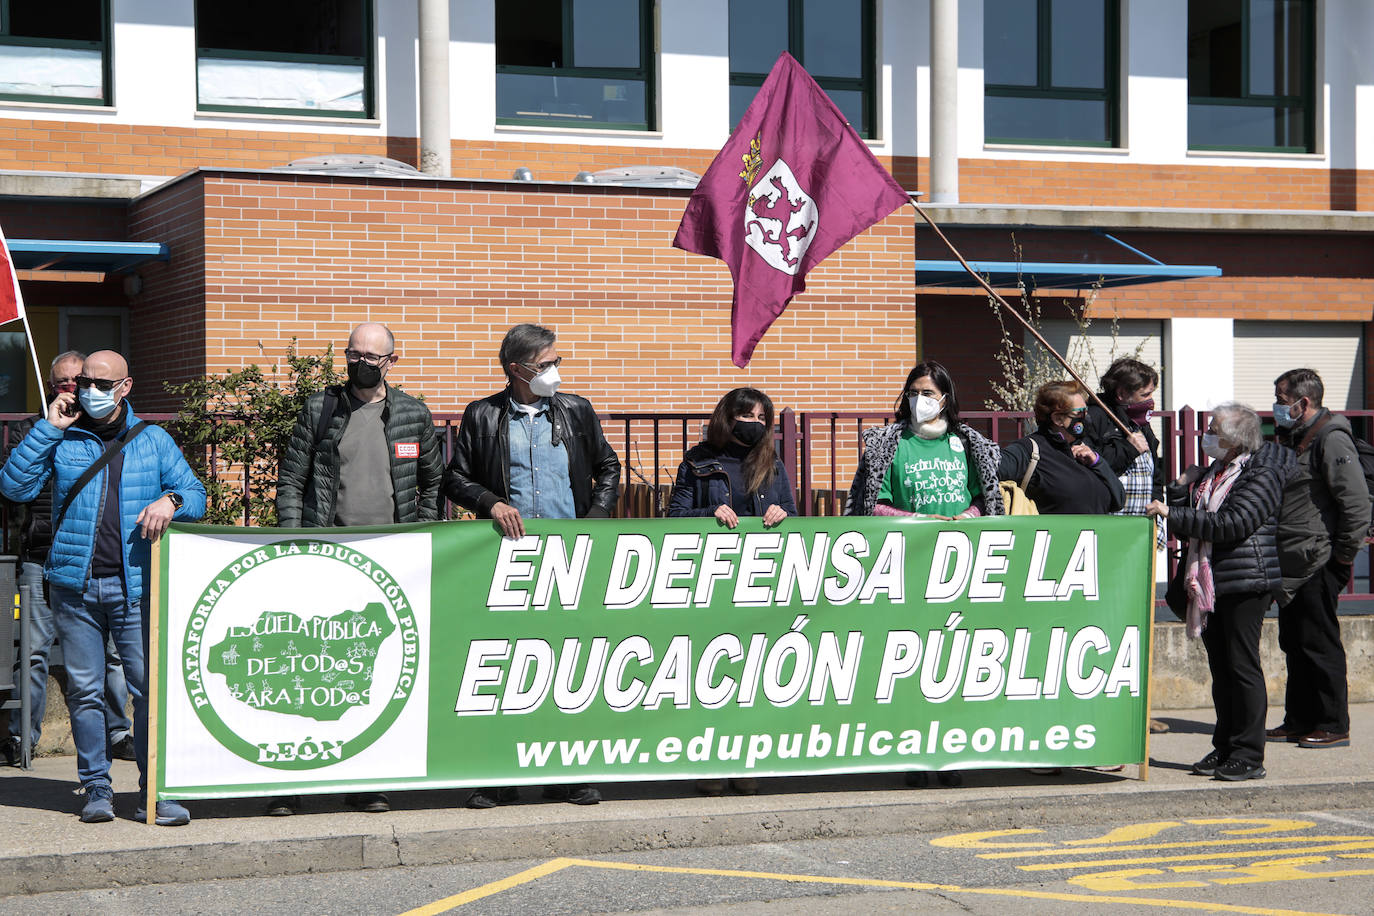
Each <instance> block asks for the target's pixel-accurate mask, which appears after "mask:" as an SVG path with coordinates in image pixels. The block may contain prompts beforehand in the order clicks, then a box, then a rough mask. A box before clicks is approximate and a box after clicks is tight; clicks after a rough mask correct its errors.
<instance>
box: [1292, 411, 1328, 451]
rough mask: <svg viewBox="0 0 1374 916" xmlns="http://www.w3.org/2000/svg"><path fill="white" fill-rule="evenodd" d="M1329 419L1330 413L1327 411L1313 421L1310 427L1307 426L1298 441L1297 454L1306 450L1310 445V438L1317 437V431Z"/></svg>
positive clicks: (1319, 430)
mask: <svg viewBox="0 0 1374 916" xmlns="http://www.w3.org/2000/svg"><path fill="white" fill-rule="evenodd" d="M1330 421H1331V414H1329V413H1328V414H1327V415H1326V416H1324V417H1322V418H1321V419H1320V420H1318V421H1317V422H1316V423H1313V424H1312V425H1311V426H1310V427H1308V430H1307V432H1306V433H1304V434H1303V437H1302V441H1301V442H1299V443H1298V447H1297V449H1296V451H1297V453H1298V454H1299V455H1301V454H1302V453H1303V452H1305V451H1307V450H1308V449H1309V448H1311V447H1312V440H1313V439H1315V438H1317V433H1319V432H1321V430H1322V427H1323V426H1325V425H1326V424H1327V423H1329V422H1330Z"/></svg>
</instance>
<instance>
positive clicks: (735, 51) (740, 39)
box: [730, 0, 787, 118]
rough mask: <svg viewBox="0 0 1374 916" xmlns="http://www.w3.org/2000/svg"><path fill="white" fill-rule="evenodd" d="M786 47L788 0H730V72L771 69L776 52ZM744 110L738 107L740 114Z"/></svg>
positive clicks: (776, 57) (732, 115)
mask: <svg viewBox="0 0 1374 916" xmlns="http://www.w3.org/2000/svg"><path fill="white" fill-rule="evenodd" d="M786 50H787V0H730V69H731V70H732V71H733V72H735V73H767V72H768V71H769V70H772V69H773V64H774V63H775V62H776V61H777V59H778V55H779V54H781V53H782V52H783V51H786ZM750 97H751V98H752V96H750ZM746 104H747V103H746ZM731 111H732V114H731V118H734V114H733V111H734V109H733V108H732V109H731ZM743 113H744V109H743V108H741V109H740V114H743Z"/></svg>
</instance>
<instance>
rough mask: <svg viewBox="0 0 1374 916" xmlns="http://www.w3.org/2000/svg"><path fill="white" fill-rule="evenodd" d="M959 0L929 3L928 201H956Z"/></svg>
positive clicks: (939, 0)
mask: <svg viewBox="0 0 1374 916" xmlns="http://www.w3.org/2000/svg"><path fill="white" fill-rule="evenodd" d="M958 126H959V0H930V202H931V203H934V204H957V203H958V202H959V136H958Z"/></svg>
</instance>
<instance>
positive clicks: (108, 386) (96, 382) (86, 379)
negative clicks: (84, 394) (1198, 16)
mask: <svg viewBox="0 0 1374 916" xmlns="http://www.w3.org/2000/svg"><path fill="white" fill-rule="evenodd" d="M126 379H128V376H127V375H126V376H124V378H117V379H108V378H91V377H90V376H87V375H78V376H77V377H76V387H78V388H81V389H83V390H84V389H86V388H96V389H98V390H100V391H112V390H113V389H114V388H115V387H116V386H118V385H122V384H124V382H125V380H126Z"/></svg>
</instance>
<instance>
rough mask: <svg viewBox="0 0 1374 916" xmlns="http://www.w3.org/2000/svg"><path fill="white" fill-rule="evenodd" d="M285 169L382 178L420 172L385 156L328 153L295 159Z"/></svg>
mask: <svg viewBox="0 0 1374 916" xmlns="http://www.w3.org/2000/svg"><path fill="white" fill-rule="evenodd" d="M285 168H286V169H287V170H289V171H292V172H310V173H311V174H315V175H369V176H374V175H375V176H380V177H384V178H387V177H389V178H416V177H419V176H420V174H421V173H420V171H419V170H418V169H416V168H415V167H414V166H412V165H407V164H406V163H404V162H401V161H400V160H398V159H388V158H387V157H386V156H368V155H360V154H350V155H340V154H337V153H330V154H328V155H325V156H309V157H307V158H305V159H297V160H296V161H295V162H292V163H291V164H290V165H287V166H285Z"/></svg>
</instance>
